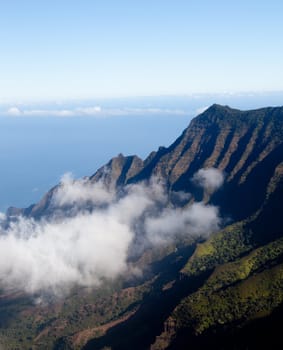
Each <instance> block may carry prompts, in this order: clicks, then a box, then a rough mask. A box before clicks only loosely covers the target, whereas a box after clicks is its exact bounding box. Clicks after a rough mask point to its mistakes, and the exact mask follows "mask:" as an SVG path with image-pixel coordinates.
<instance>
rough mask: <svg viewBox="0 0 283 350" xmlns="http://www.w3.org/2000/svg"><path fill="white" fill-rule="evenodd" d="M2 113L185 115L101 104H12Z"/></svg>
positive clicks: (159, 110) (160, 110) (170, 111)
mask: <svg viewBox="0 0 283 350" xmlns="http://www.w3.org/2000/svg"><path fill="white" fill-rule="evenodd" d="M2 115H9V116H16V117H18V116H23V117H29V116H30V117H32V116H36V117H80V116H81V117H82V116H92V117H110V116H125V115H137V116H138V115H186V112H185V111H183V110H181V109H168V108H142V107H141V108H131V107H123V108H107V107H105V108H103V107H101V106H89V107H75V108H64V109H52V108H40V109H38V108H36V109H31V108H19V107H18V106H12V107H10V108H8V109H7V110H6V111H4V112H2Z"/></svg>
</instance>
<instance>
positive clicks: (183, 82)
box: [0, 0, 283, 100]
mask: <svg viewBox="0 0 283 350" xmlns="http://www.w3.org/2000/svg"><path fill="white" fill-rule="evenodd" d="M282 14H283V1H282V0H262V1H259V0H257V1H254V0H237V1H227V0H225V1H224V0H214V1H212V0H103V1H102V0H80V1H78V0H75V1H72V0H42V1H39V0H9V1H4V0H3V1H1V2H0V42H1V55H0V99H2V100H7V99H8V100H13V99H20V98H23V99H26V98H28V99H43V98H44V99H45V98H47V99H48V98H63V97H64V98H74V97H79V98H81V97H83V98H85V97H87V98H89V97H100V96H102V97H116V96H133V95H158V94H183V93H192V92H212V93H214V92H223V91H262V90H264V91H270V90H283V69H282V62H283V21H282Z"/></svg>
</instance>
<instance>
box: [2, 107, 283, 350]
mask: <svg viewBox="0 0 283 350" xmlns="http://www.w3.org/2000/svg"><path fill="white" fill-rule="evenodd" d="M207 169H213V170H217V172H219V173H221V174H223V184H222V186H221V187H219V188H218V189H217V191H216V190H215V191H214V190H212V189H210V188H205V187H201V186H199V185H198V184H197V183H196V182H195V181H194V176H195V174H198V172H199V171H200V170H207ZM154 177H158V178H160V179H162V181H163V183H164V186H165V188H166V190H167V191H168V193H169V198H170V201H171V202H170V203H169V205H170V207H173V208H178V209H180V210H183V209H184V208H189V207H190V205H192V204H193V203H197V202H201V203H205V204H207V205H211V206H217V207H218V208H219V211H220V214H221V216H222V217H223V218H224V219H226V221H225V220H224V224H223V227H222V228H221V230H219V231H217V232H215V233H213V234H212V235H211V236H210V237H208V239H204V238H200V237H198V238H197V239H195V240H194V239H186V238H182V239H180V240H178V241H173V242H171V243H169V244H168V245H167V246H165V247H157V248H156V247H155V248H154V249H153V248H152V249H147V250H145V251H143V252H142V254H141V255H140V256H139V257H138V258H136V260H135V261H134V264H136V265H135V266H138V267H140V268H141V269H143V268H144V269H145V271H147V273H145V274H144V276H142V277H141V278H140V279H139V278H137V279H136V280H133V281H131V280H127V279H126V280H125V281H123V280H119V281H118V282H117V281H116V282H115V283H117V285H115V283H114V285H110V286H108V287H107V288H105V289H102V290H101V291H100V290H99V289H98V290H95V291H92V292H90V294H87V293H85V294H84V293H83V292H82V291H80V290H77V291H76V290H75V291H74V293H73V295H72V296H71V297H69V298H67V299H66V300H65V301H64V303H61V304H60V303H59V304H58V305H57V306H56V307H57V311H56V312H55V313H54V315H55V316H54V315H53V313H51V312H50V311H49V310H48V308H47V309H44V310H43V309H41V308H40V306H38V307H34V308H33V309H32V308H31V307H27V306H26V309H25V308H24V306H21V307H22V308H23V309H24V310H25V312H26V313H27V311H26V310H28V312H30V313H31V312H32V311H30V310H33V312H34V313H35V315H37V316H38V317H39V320H42V321H38V322H37V321H34V319H33V318H32V317H31V318H29V320H25V318H24V317H23V316H21V314H20V313H19V316H18V318H17V321H18V325H14V326H13V327H15V332H16V331H18V329H19V328H17V327H22V329H26V334H29V335H28V336H29V337H30V338H31V339H30V340H27V341H26V344H27V345H25V346H26V347H23V346H22V348H23V349H28V348H29V347H30V346H31V344H32V345H33V348H34V349H39V348H40V349H44V348H46V349H50V348H52V349H55V350H56V349H57V350H59V349H72V350H73V349H85V350H87V349H103V348H110V349H113V350H127V349H129V350H130V349H132V348H136V349H141V350H143V349H151V350H161V349H168V350H169V349H171V350H174V349H186V348H187V347H188V346H190V348H191V349H192V350H194V349H206V348H207V347H208V346H209V344H212V345H211V348H212V349H219V348H223V349H231V348H234V349H236V350H240V349H241V350H242V349H245V348H247V347H249V348H250V349H257V348H258V344H259V342H258V341H257V340H256V336H257V334H256V329H257V328H256V327H259V329H262V325H264V324H266V323H267V324H268V323H270V326H269V327H268V331H267V333H266V334H265V335H266V348H268V344H269V343H270V344H273V345H274V346H277V347H278V348H280V347H281V346H283V341H282V338H281V334H280V327H279V326H278V322H280V320H282V306H283V277H282V276H283V243H282V237H283V218H282V210H281V207H282V201H283V107H267V108H260V109H256V110H251V111H240V110H237V109H232V108H230V107H228V106H221V105H218V104H214V105H212V106H211V107H210V108H208V109H207V110H205V111H204V112H203V113H201V114H200V115H199V116H197V117H195V118H194V119H193V120H192V121H191V123H190V125H189V126H188V127H187V128H186V129H185V130H184V131H183V132H182V134H181V135H180V136H179V137H178V138H177V139H176V140H175V141H174V142H173V143H172V144H171V145H170V146H169V147H160V148H159V149H158V150H157V151H154V152H152V153H150V155H149V156H148V157H147V158H146V159H145V160H142V159H140V158H139V157H137V156H134V155H133V156H126V157H125V156H123V155H122V154H119V155H118V156H117V157H114V158H112V159H111V160H110V161H109V162H108V163H107V164H106V165H104V166H103V167H101V168H100V169H98V170H97V171H96V172H95V173H94V174H93V175H91V176H90V177H86V178H84V181H85V182H84V183H86V184H87V185H88V186H90V187H88V188H89V189H90V188H91V186H95V185H96V184H97V183H99V182H100V181H101V182H102V183H103V184H104V185H105V186H106V187H107V188H109V189H110V190H111V191H112V190H114V191H117V192H119V191H120V190H121V189H123V188H126V187H127V186H129V185H135V184H141V183H143V184H144V183H145V184H147V183H149V182H150V179H151V178H154ZM76 181H77V182H78V181H80V180H74V183H76ZM60 186H61V184H59V185H57V186H55V187H54V188H52V189H51V190H50V191H49V192H48V193H47V194H46V195H45V196H44V197H43V198H42V200H41V201H40V202H39V203H37V204H35V205H32V206H30V207H29V208H27V209H15V208H14V209H13V208H11V209H9V211H8V213H7V214H8V215H9V213H10V215H16V216H17V215H24V216H26V217H31V218H34V219H38V220H40V219H46V218H48V216H52V215H53V214H54V211H56V207H54V203H53V199H54V198H53V197H54V196H55V195H56V192H57V191H58V190H59V189H60ZM176 193H180V194H184V198H185V200H184V201H183V202H182V203H178V202H176V201H175V200H174V194H176ZM186 195H188V196H186ZM83 209H87V210H95V206H93V207H87V208H83ZM69 210H70V207H66V208H65V212H66V215H67V214H68V211H69ZM82 296H83V300H84V301H82V302H81V301H79V300H80V299H81V297H82ZM2 300H5V298H3V299H2ZM2 303H3V304H1V298H0V319H1V315H2V319H3V321H2V322H3V324H4V325H5V321H4V320H5V315H6V314H7V311H6V309H5V307H6V308H7V306H6V304H5V302H3V301H2ZM21 305H22V304H21ZM102 306H103V308H104V309H103V308H102ZM54 308H55V307H54ZM1 312H2V313H1ZM5 312H6V313H5ZM24 315H25V314H24ZM9 321H10V319H9ZM19 325H20V326H19ZM271 325H272V326H273V327H271ZM7 327H8V326H7ZM4 329H5V328H4ZM7 329H8V330H10V331H11V329H10V328H9V327H8V328H7ZM272 329H273V330H275V331H273V332H272ZM248 330H251V334H250V335H249V333H248ZM0 331H1V328H0ZM3 334H4V335H3V337H4V338H5V337H7V334H10V333H9V332H8V333H7V334H6V333H5V331H3ZM12 334H14V338H15V339H16V340H15V342H16V343H17V344H23V342H21V341H20V340H17V339H18V338H19V337H18V336H17V333H16V334H15V333H12ZM0 335H1V332H0ZM238 335H239V336H238ZM17 337H18V338H17ZM271 337H273V338H272V339H271ZM4 338H3V339H4ZM5 339H6V338H5ZM260 339H261V345H264V344H265V343H264V339H262V337H260ZM44 344H48V345H44ZM44 346H45V347H44Z"/></svg>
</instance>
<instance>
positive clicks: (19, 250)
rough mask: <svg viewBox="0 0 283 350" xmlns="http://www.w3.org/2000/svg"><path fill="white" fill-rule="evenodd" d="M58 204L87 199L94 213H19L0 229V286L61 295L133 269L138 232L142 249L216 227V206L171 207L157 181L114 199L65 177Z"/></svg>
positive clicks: (84, 181) (129, 189)
mask: <svg viewBox="0 0 283 350" xmlns="http://www.w3.org/2000/svg"><path fill="white" fill-rule="evenodd" d="M53 201H54V203H56V205H57V206H60V205H62V206H63V205H76V204H78V203H79V204H80V205H82V204H83V203H86V202H88V201H91V203H93V204H103V206H100V207H98V208H97V209H95V210H94V211H92V212H87V211H84V210H82V209H81V210H80V211H78V212H77V213H76V215H75V216H73V217H63V218H62V217H61V218H60V219H58V218H57V219H56V216H54V218H53V219H52V218H51V219H48V221H47V220H43V221H37V222H36V221H34V220H33V219H26V218H20V219H19V220H18V221H16V222H13V223H11V224H10V227H9V228H8V229H6V230H4V229H2V231H1V234H0V285H1V288H2V287H3V288H7V289H11V288H14V289H17V290H23V291H25V292H28V293H32V294H33V293H41V292H48V293H54V294H57V295H60V294H62V293H65V292H66V291H68V289H69V288H70V287H72V286H74V285H81V286H97V285H99V284H100V283H102V281H104V280H105V279H113V278H115V277H117V276H119V275H120V274H123V273H125V272H127V273H131V271H130V269H131V268H130V266H129V264H128V257H129V254H131V256H132V254H133V252H132V251H131V252H130V250H131V249H133V247H134V245H133V241H134V239H135V238H137V237H138V240H139V241H140V242H141V245H143V246H144V247H148V246H154V245H160V244H166V243H169V242H172V240H174V239H175V238H176V237H186V236H189V237H194V236H199V235H202V236H204V237H207V236H208V235H209V234H210V233H211V232H213V231H216V230H217V229H218V228H219V225H220V221H221V220H220V218H219V213H218V209H217V208H216V207H213V206H208V205H205V204H203V203H194V204H193V205H191V206H189V207H187V208H185V209H180V208H173V207H170V205H169V204H168V203H169V199H168V196H167V194H166V192H165V190H164V187H163V186H162V183H161V182H159V181H157V180H156V179H153V180H152V181H151V182H150V183H149V184H138V185H131V186H127V187H126V188H125V190H124V193H123V194H122V195H121V194H119V196H118V195H117V194H116V193H115V191H113V190H111V189H109V188H107V187H105V186H103V184H102V183H97V184H90V183H89V182H88V181H87V179H82V180H76V181H74V180H73V179H72V177H71V176H70V175H69V174H68V175H65V176H64V177H63V178H62V182H61V185H60V186H59V188H58V189H57V191H56V193H55V194H54V198H53Z"/></svg>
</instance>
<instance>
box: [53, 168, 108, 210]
mask: <svg viewBox="0 0 283 350" xmlns="http://www.w3.org/2000/svg"><path fill="white" fill-rule="evenodd" d="M114 197H115V194H114V192H113V191H111V190H110V189H109V188H107V187H106V186H104V185H103V183H102V182H96V183H95V184H92V183H91V182H89V180H88V178H82V179H79V180H74V178H73V177H72V174H71V173H67V174H65V175H64V176H63V177H62V178H61V182H60V186H59V187H58V188H57V189H56V191H55V194H54V195H53V198H52V200H53V205H54V206H55V207H56V206H64V205H72V206H73V205H78V206H82V205H85V204H87V203H91V204H97V205H101V204H109V203H110V202H111V201H113V200H114Z"/></svg>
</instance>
